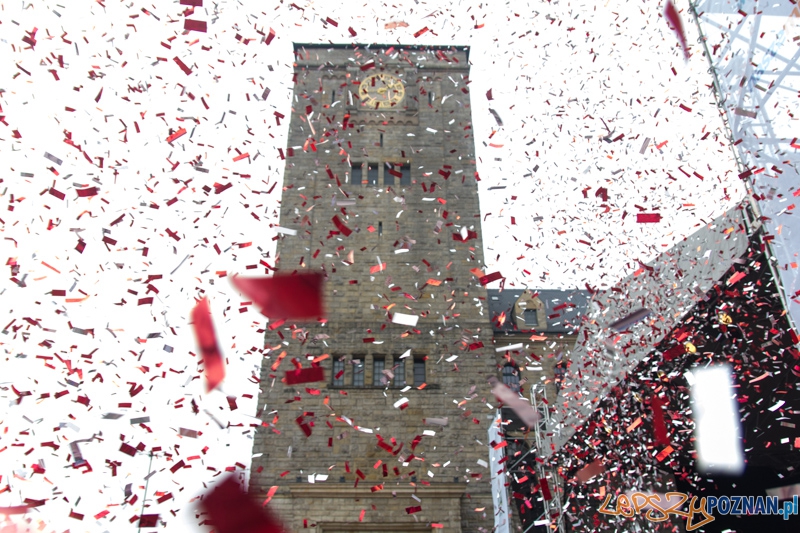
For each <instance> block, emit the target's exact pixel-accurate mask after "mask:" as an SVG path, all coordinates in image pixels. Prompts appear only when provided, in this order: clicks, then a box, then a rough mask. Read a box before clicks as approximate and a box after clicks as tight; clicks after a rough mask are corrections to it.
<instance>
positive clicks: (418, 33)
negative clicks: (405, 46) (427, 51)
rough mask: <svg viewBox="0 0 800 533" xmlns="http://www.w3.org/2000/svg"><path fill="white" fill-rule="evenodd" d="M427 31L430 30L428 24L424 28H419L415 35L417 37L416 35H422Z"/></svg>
mask: <svg viewBox="0 0 800 533" xmlns="http://www.w3.org/2000/svg"><path fill="white" fill-rule="evenodd" d="M426 31H428V27H427V26H425V27H424V28H422V29H421V30H419V31H417V32H416V33H414V37H415V38H416V37H419V36H420V35H422V34H423V33H425V32H426Z"/></svg>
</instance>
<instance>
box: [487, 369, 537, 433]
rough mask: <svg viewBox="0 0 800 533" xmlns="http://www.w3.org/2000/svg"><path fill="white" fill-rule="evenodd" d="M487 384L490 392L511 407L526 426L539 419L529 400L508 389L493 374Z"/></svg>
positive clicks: (530, 425)
mask: <svg viewBox="0 0 800 533" xmlns="http://www.w3.org/2000/svg"><path fill="white" fill-rule="evenodd" d="M489 385H490V386H491V387H492V394H494V396H495V398H497V399H498V400H500V401H501V402H503V403H504V404H505V405H507V406H508V407H509V408H511V409H512V410H513V411H514V412H515V413H516V414H517V416H519V418H520V420H522V422H523V423H524V424H525V425H526V426H528V427H533V426H534V424H536V422H538V421H539V419H540V418H541V415H539V413H537V412H536V409H534V407H533V405H531V403H530V402H529V401H527V400H525V399H523V398H521V397H520V396H519V394H518V393H516V392H514V391H512V390H511V389H509V388H508V387H507V386H506V385H505V384H503V383H501V382H500V381H498V380H497V378H495V377H494V376H492V377H490V378H489Z"/></svg>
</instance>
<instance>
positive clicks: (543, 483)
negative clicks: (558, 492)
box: [540, 478, 553, 501]
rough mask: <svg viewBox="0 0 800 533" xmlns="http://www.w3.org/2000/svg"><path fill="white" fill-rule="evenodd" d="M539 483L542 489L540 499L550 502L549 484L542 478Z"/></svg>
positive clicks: (551, 496) (551, 497)
mask: <svg viewBox="0 0 800 533" xmlns="http://www.w3.org/2000/svg"><path fill="white" fill-rule="evenodd" d="M540 483H541V488H542V497H543V498H544V499H545V500H547V501H550V500H552V499H553V495H552V494H551V493H550V484H549V483H547V479H545V478H542V479H541V481H540Z"/></svg>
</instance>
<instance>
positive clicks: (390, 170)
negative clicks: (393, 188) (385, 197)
mask: <svg viewBox="0 0 800 533" xmlns="http://www.w3.org/2000/svg"><path fill="white" fill-rule="evenodd" d="M396 174H399V172H397V171H396V170H395V169H394V164H393V163H386V168H385V169H383V184H384V185H394V178H395V177H396V176H395V175H396Z"/></svg>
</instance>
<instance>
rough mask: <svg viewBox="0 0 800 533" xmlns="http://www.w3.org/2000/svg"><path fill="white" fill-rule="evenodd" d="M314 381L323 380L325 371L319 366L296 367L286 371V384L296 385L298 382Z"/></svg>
mask: <svg viewBox="0 0 800 533" xmlns="http://www.w3.org/2000/svg"><path fill="white" fill-rule="evenodd" d="M315 381H325V372H324V371H323V370H322V367H320V366H312V367H311V368H298V369H297V370H289V371H287V372H286V384H287V385H296V384H298V383H313V382H315Z"/></svg>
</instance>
